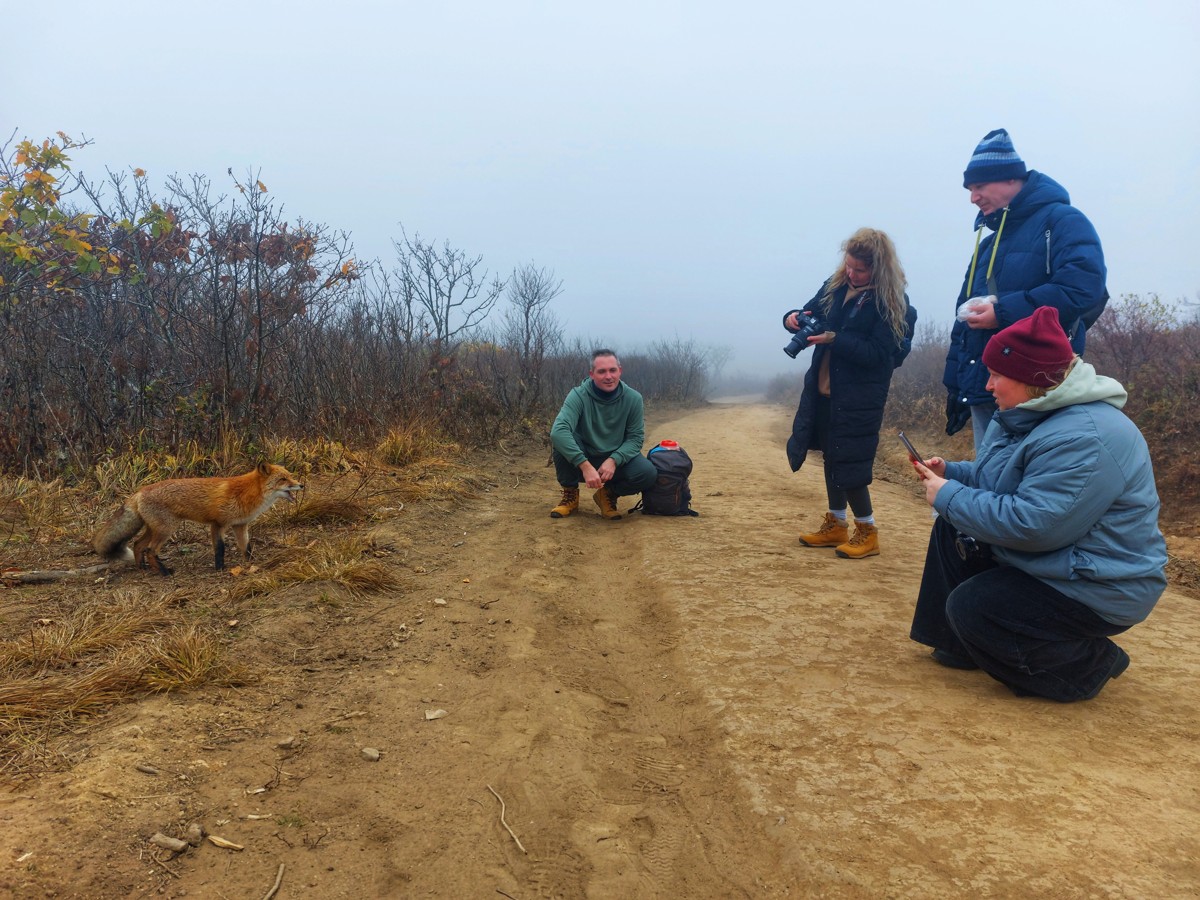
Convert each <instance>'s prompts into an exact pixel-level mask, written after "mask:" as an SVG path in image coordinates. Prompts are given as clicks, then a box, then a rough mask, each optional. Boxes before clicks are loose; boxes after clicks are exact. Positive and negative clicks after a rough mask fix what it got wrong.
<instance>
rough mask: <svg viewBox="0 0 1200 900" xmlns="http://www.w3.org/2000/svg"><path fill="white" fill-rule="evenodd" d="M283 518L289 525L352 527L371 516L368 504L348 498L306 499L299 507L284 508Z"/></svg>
mask: <svg viewBox="0 0 1200 900" xmlns="http://www.w3.org/2000/svg"><path fill="white" fill-rule="evenodd" d="M283 510H284V511H283V518H284V520H285V521H286V522H287V523H288V524H289V525H296V526H311V525H352V524H354V523H356V522H361V521H363V520H364V519H366V518H367V517H368V516H370V514H371V511H370V509H369V508H368V507H367V504H366V503H363V502H362V501H359V500H354V499H351V498H346V497H317V498H316V499H314V500H309V499H305V500H303V501H301V502H300V505H299V506H292V507H284V508H283Z"/></svg>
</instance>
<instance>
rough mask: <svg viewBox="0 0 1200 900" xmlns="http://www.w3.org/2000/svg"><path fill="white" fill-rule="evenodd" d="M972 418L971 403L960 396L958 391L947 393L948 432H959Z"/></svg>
mask: <svg viewBox="0 0 1200 900" xmlns="http://www.w3.org/2000/svg"><path fill="white" fill-rule="evenodd" d="M970 420H971V407H970V405H969V404H968V403H967V402H966V401H965V400H963V399H962V398H961V397H959V396H958V391H951V392H950V393H948V394H947V395H946V434H958V433H959V432H960V431H962V430H963V427H964V426H965V425H966V424H967V422H969V421H970Z"/></svg>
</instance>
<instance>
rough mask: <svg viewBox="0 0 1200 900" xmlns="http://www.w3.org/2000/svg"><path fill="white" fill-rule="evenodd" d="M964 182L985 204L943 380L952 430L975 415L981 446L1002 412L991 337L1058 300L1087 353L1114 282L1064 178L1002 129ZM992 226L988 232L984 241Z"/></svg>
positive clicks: (1078, 348) (978, 153) (983, 144)
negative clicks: (990, 362) (1090, 331)
mask: <svg viewBox="0 0 1200 900" xmlns="http://www.w3.org/2000/svg"><path fill="white" fill-rule="evenodd" d="M963 187H965V188H966V189H967V190H969V191H970V192H971V202H972V203H974V204H975V206H977V207H978V208H979V213H978V215H977V216H976V217H975V252H974V253H973V254H972V256H971V264H970V266H969V267H968V269H967V275H966V278H965V279H964V281H963V286H962V290H961V291H960V292H959V296H958V318H957V320H956V321H955V323H954V328H953V330H952V331H951V332H950V351H949V353H947V355H946V371H945V374H944V375H943V377H942V382H943V383H944V384H945V386H946V389H947V390H948V391H949V394H948V397H947V402H946V433H947V434H954V433H955V432H957V431H958V430H959V429H961V428H962V427H963V426H964V425H965V424H966V423H967V420H968V419H970V420H971V424H972V427H973V429H974V438H975V451H976V452H977V453H978V451H979V448H980V446H981V445H982V443H983V435H984V432H985V431H987V426H988V423H989V422H990V421H991V419H992V415H993V413H995V411H996V404H995V402H994V401H993V400H992V397H991V395H990V394H989V393H988V391H987V388H986V387H985V385H986V384H987V380H988V373H987V367H986V366H984V364H983V359H982V357H983V348H984V347H986V346H987V342H988V340H989V339H990V338H991V336H992V335H993V334H995V333H996V332H997V331H998V330H999V329H1001V328H1007V327H1008V326H1009V325H1012V324H1014V323H1016V322H1019V321H1021V320H1022V319H1025V318H1028V317H1029V316H1030V315H1032V314H1033V311H1034V310H1035V309H1037V308H1038V307H1039V306H1052V307H1054V308H1055V310H1057V312H1058V318H1059V321H1060V322H1061V323H1062V326H1063V329H1064V331H1066V333H1067V335H1068V337H1069V339H1070V341H1071V347H1072V349H1073V350H1074V351H1075V352H1076V353H1077V354H1080V355H1082V353H1083V347H1084V339H1085V333H1086V331H1087V328H1088V326H1089V325H1090V324H1091V323H1092V322H1094V321H1095V319H1096V317H1097V316H1099V315H1100V313H1101V311H1103V309H1104V304H1105V303H1106V302H1107V301H1108V291H1107V290H1106V289H1105V275H1106V272H1105V268H1104V251H1103V250H1102V249H1101V248H1100V238H1099V236H1097V234H1096V229H1095V228H1093V227H1092V223H1091V222H1089V221H1088V219H1087V216H1085V215H1084V214H1083V213H1081V212H1080V211H1079V210H1077V209H1076V208H1075V207H1073V206H1071V198H1070V196H1069V195H1068V194H1067V191H1066V189H1065V188H1064V187H1063V186H1062V185H1060V184H1059V183H1058V182H1057V181H1055V180H1054V179H1053V178H1051V177H1049V176H1048V175H1044V174H1042V173H1041V172H1035V171H1033V170H1026V168H1025V162H1024V161H1023V160H1022V159H1021V157H1020V156H1018V155H1017V152H1016V150H1015V149H1014V148H1013V144H1012V140H1011V139H1010V138H1009V136H1008V132H1007V131H1005V130H1004V129H1003V128H999V129H997V130H995V131H990V132H988V134H987V135H986V136H985V137H984V139H983V140H982V141H980V143H979V146H977V147H976V148H975V152H974V154H972V156H971V160H970V162H968V163H967V168H966V171H964V172H963ZM985 228H986V229H987V230H988V231H990V232H991V233H990V234H988V235H987V237H983V238H982V240H980V238H981V237H982V235H983V232H984V229H985Z"/></svg>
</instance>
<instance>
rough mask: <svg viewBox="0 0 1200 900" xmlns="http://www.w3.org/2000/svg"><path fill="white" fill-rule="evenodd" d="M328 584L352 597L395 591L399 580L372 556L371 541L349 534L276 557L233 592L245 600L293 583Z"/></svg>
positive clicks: (239, 582)
mask: <svg viewBox="0 0 1200 900" xmlns="http://www.w3.org/2000/svg"><path fill="white" fill-rule="evenodd" d="M316 582H326V583H329V584H334V585H339V586H341V587H343V588H345V589H346V590H347V591H349V592H350V594H352V595H353V596H361V595H363V594H368V593H378V592H383V591H391V590H395V589H397V588H398V587H399V586H400V580H399V577H398V575H397V572H396V569H395V567H394V566H392V565H390V564H389V563H388V562H387V561H386V560H384V559H380V558H378V557H376V556H374V555H372V547H371V544H370V542H369V541H368V540H367V539H366V538H365V537H363V536H361V535H350V536H348V537H343V538H337V539H334V540H332V541H329V542H325V543H316V544H314V545H312V546H305V547H292V548H289V549H287V550H284V551H283V552H281V553H279V554H277V555H276V556H275V557H274V558H273V559H271V560H270V561H268V562H267V563H265V564H264V566H263V568H262V569H261V570H260V571H257V572H254V573H253V574H250V575H245V576H243V577H241V578H239V579H238V580H237V581H235V582H234V585H233V587H232V588H231V590H230V596H231V598H232V599H233V600H235V601H238V600H245V599H248V598H250V597H257V596H261V595H263V594H269V593H272V592H273V591H278V590H281V589H283V588H285V587H287V586H289V585H294V584H313V583H316Z"/></svg>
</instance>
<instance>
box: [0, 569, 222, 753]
mask: <svg viewBox="0 0 1200 900" xmlns="http://www.w3.org/2000/svg"><path fill="white" fill-rule="evenodd" d="M180 600H181V597H180V595H178V594H166V595H162V596H158V597H148V596H146V595H145V594H144V593H140V592H137V591H123V592H119V593H118V594H116V595H110V596H106V597H101V598H100V599H98V600H94V601H92V602H85V603H83V604H81V605H80V606H78V607H76V608H75V609H73V610H71V611H70V612H69V613H67V614H66V615H65V617H64V618H63V619H62V620H61V621H55V620H43V621H42V623H40V624H39V625H38V626H37V627H35V628H34V629H33V630H32V631H30V632H29V633H28V634H26V635H22V636H21V637H20V638H15V639H12V640H6V641H3V642H0V772H7V773H13V772H16V771H19V770H20V769H21V768H23V767H26V766H28V765H29V764H30V763H31V762H33V761H35V760H36V759H37V758H38V757H39V756H40V755H42V754H44V753H45V752H46V746H47V742H48V741H50V740H51V738H52V737H53V736H54V735H55V734H58V733H61V732H62V731H63V730H65V729H68V728H70V727H72V725H73V723H74V722H75V721H76V720H78V719H80V718H82V717H87V716H92V715H96V714H99V713H102V712H104V711H106V710H108V709H110V708H111V707H113V706H116V705H118V704H120V703H124V702H126V701H128V700H129V699H130V698H132V697H136V696H139V695H143V694H147V693H162V692H167V691H176V690H182V689H185V688H194V687H198V686H200V685H203V684H214V683H215V684H237V683H240V682H242V681H243V680H244V676H243V674H242V673H241V672H239V671H238V670H237V668H236V666H233V665H230V664H229V663H228V662H226V661H225V655H224V653H223V647H222V642H221V636H220V632H219V629H218V628H217V627H216V626H211V627H210V626H208V625H206V624H204V623H202V622H186V621H182V618H183V616H184V615H185V613H184V612H183V611H182V607H181V605H180Z"/></svg>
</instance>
